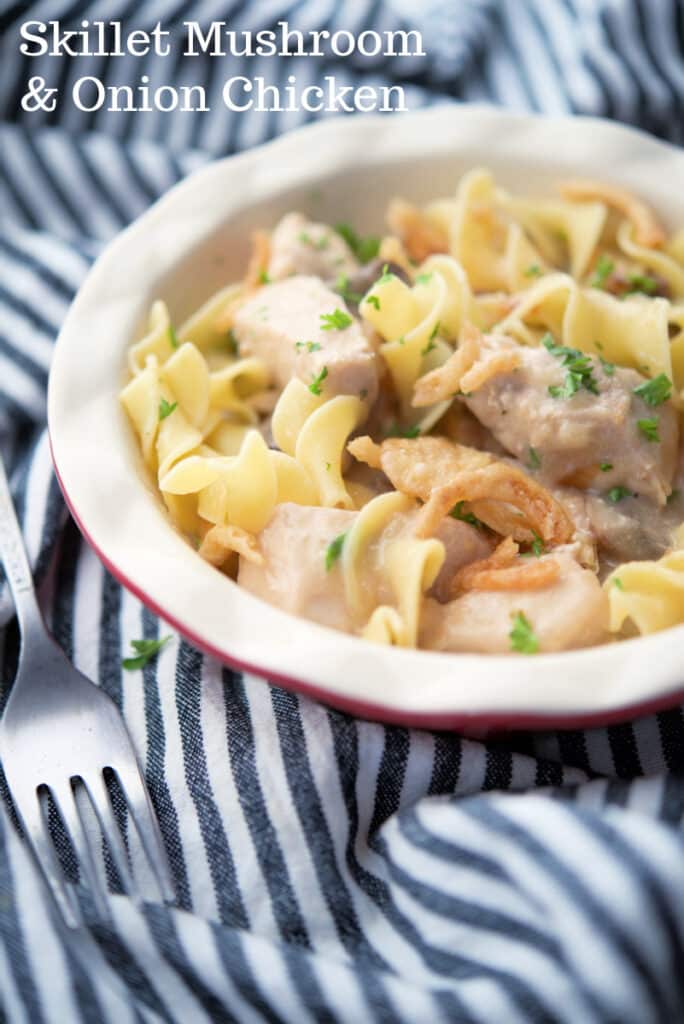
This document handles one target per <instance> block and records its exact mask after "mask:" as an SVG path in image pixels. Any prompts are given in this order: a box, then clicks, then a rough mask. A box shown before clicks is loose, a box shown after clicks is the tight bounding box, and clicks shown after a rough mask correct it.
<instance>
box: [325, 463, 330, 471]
mask: <svg viewBox="0 0 684 1024" xmlns="http://www.w3.org/2000/svg"><path fill="white" fill-rule="evenodd" d="M325 469H326V472H327V473H329V472H330V463H329V462H326V464H325Z"/></svg>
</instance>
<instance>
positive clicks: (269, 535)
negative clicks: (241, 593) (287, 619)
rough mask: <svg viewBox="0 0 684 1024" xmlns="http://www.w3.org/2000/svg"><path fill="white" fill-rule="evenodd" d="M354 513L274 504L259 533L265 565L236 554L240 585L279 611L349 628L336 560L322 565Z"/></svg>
mask: <svg viewBox="0 0 684 1024" xmlns="http://www.w3.org/2000/svg"><path fill="white" fill-rule="evenodd" d="M356 515H357V513H356V512H347V511H345V510H344V509H338V508H313V507H310V506H308V505H293V504H291V503H290V502H286V503H283V504H282V505H278V506H277V507H276V510H275V512H274V514H273V518H272V519H271V521H270V522H269V523H268V525H267V526H266V527H265V529H263V530H262V531H261V533H260V534H259V536H258V543H259V549H260V551H261V554H262V555H263V559H264V564H263V565H256V564H255V563H254V562H248V561H247V560H246V559H244V558H241V559H240V569H239V572H238V583H239V585H240V586H242V587H245V589H247V590H250V591H251V592H252V593H253V594H255V595H256V596H257V597H260V598H262V600H264V601H268V603H269V604H273V605H275V606H276V607H277V608H280V609H282V611H285V612H290V613H291V614H292V615H301V616H303V617H304V618H305V619H311V621H312V622H319V623H320V624H321V625H322V626H332V627H333V628H334V629H341V630H343V631H344V632H347V633H348V632H350V631H351V629H352V623H351V619H350V617H349V613H348V611H347V605H346V602H345V597H344V580H343V578H342V573H341V572H340V565H339V561H337V562H336V563H334V564H333V565H332V566H331V567H330V569H328V568H326V561H328V562H329V559H327V560H326V553H327V551H328V548H329V546H330V544H331V543H332V542H333V541H334V540H335V538H336V537H339V536H340V534H342V533H346V532H347V530H348V529H349V528H350V526H351V525H352V523H353V522H354V519H355V518H356Z"/></svg>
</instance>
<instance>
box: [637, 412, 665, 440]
mask: <svg viewBox="0 0 684 1024" xmlns="http://www.w3.org/2000/svg"><path fill="white" fill-rule="evenodd" d="M637 427H638V428H639V431H640V432H641V433H642V434H643V436H644V437H645V438H646V440H647V441H653V442H656V443H657V442H658V441H660V434H659V433H658V418H657V417H656V416H654V417H653V418H652V419H647V420H637Z"/></svg>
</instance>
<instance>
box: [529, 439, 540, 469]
mask: <svg viewBox="0 0 684 1024" xmlns="http://www.w3.org/2000/svg"><path fill="white" fill-rule="evenodd" d="M528 453H529V455H528V460H527V465H528V466H529V467H530V469H539V467H540V466H541V458H540V456H539V452H538V451H537V449H536V448H533V447H532V445H530V447H529V449H528Z"/></svg>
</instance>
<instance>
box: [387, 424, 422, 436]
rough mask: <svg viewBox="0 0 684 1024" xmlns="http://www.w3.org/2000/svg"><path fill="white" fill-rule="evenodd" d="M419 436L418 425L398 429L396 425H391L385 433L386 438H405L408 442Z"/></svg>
mask: <svg viewBox="0 0 684 1024" xmlns="http://www.w3.org/2000/svg"><path fill="white" fill-rule="evenodd" d="M419 435H420V424H418V423H413V424H412V425H411V426H410V427H400V426H399V424H398V423H393V424H392V426H391V427H390V428H389V430H388V431H387V437H407V438H409V440H413V438H414V437H418V436H419Z"/></svg>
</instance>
